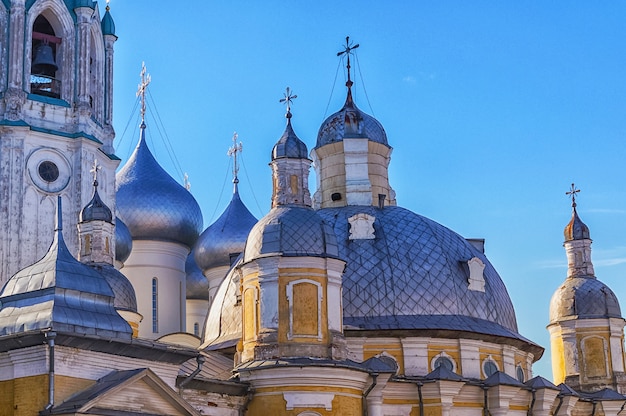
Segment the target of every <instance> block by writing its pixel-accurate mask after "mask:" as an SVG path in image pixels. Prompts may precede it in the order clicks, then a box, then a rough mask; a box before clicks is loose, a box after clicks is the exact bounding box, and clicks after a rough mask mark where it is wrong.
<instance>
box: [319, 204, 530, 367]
mask: <svg viewBox="0 0 626 416" xmlns="http://www.w3.org/2000/svg"><path fill="white" fill-rule="evenodd" d="M318 214H319V216H320V217H322V218H323V219H324V220H325V222H326V223H328V224H329V225H330V227H332V229H333V230H334V233H335V234H336V236H337V241H338V242H339V245H338V248H339V250H338V254H339V257H340V258H342V259H344V260H345V261H346V262H347V264H346V270H345V272H344V275H343V310H344V325H346V329H348V328H351V329H360V330H420V329H429V330H435V329H437V330H444V331H448V330H453V331H463V332H466V333H480V334H488V335H495V336H502V337H507V338H512V339H515V340H518V341H522V344H525V345H526V346H527V347H530V348H536V349H537V350H538V351H537V354H538V355H537V356H541V353H542V350H541V348H540V347H538V346H536V345H535V344H532V343H531V342H530V341H528V340H526V339H525V338H524V337H522V336H521V335H520V334H519V333H518V329H517V321H516V318H515V311H514V309H513V304H512V302H511V299H510V297H509V294H508V292H507V290H506V287H505V285H504V283H503V282H502V279H501V278H500V276H499V275H498V273H497V272H496V270H495V268H494V267H493V266H492V265H491V263H490V262H489V260H488V259H487V258H486V257H485V255H484V254H483V253H482V251H481V250H479V249H477V248H476V247H474V246H473V245H472V244H471V243H469V242H468V241H467V240H466V239H464V238H463V237H461V236H460V235H458V234H457V233H455V232H453V231H452V230H450V229H448V228H446V227H444V226H442V225H441V224H438V223H436V222H434V221H432V220H430V219H428V218H426V217H423V216H421V215H418V214H415V213H413V212H411V211H409V210H407V209H405V208H401V207H396V206H389V207H385V208H384V209H378V208H375V207H370V206H347V207H342V208H325V209H321V210H319V211H318ZM359 217H368V218H371V219H373V224H372V225H373V235H372V236H369V237H370V238H355V237H354V235H352V236H351V234H353V232H354V230H353V228H355V227H356V224H351V223H350V221H351V219H354V218H359ZM372 237H373V238H372ZM473 258H478V259H479V260H480V261H481V262H482V263H483V264H484V266H485V268H484V270H483V275H482V277H483V278H484V292H483V291H481V290H470V288H469V284H468V282H469V277H470V273H469V267H468V261H469V260H471V259H473Z"/></svg>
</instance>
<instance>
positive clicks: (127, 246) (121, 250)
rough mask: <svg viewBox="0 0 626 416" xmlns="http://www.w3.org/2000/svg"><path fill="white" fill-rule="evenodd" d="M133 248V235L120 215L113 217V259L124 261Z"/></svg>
mask: <svg viewBox="0 0 626 416" xmlns="http://www.w3.org/2000/svg"><path fill="white" fill-rule="evenodd" d="M132 249H133V237H132V236H131V235H130V230H129V229H128V227H127V226H126V224H124V221H122V220H121V218H120V217H115V260H117V261H119V262H122V263H124V262H125V261H126V260H127V259H128V256H130V252H131V251H132Z"/></svg>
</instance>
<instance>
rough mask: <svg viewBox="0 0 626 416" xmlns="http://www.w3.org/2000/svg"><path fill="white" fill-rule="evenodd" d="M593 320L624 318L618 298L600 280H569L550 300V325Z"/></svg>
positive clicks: (578, 278)
mask: <svg viewBox="0 0 626 416" xmlns="http://www.w3.org/2000/svg"><path fill="white" fill-rule="evenodd" d="M592 318H622V312H621V309H620V306H619V301H618V300H617V296H615V293H613V291H612V290H611V289H610V288H609V287H608V286H607V285H605V284H604V283H602V282H601V281H599V280H598V279H595V278H589V277H569V278H567V279H566V280H565V282H563V284H562V285H561V287H559V288H558V289H557V290H556V291H555V292H554V295H552V299H551V300H550V323H556V322H559V321H562V320H566V319H592Z"/></svg>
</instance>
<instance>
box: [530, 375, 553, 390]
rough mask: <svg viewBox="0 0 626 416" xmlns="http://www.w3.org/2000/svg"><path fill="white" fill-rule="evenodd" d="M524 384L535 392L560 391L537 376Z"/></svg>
mask: <svg viewBox="0 0 626 416" xmlns="http://www.w3.org/2000/svg"><path fill="white" fill-rule="evenodd" d="M524 384H525V385H526V386H528V387H530V388H532V389H535V390H537V389H552V390H560V389H559V388H558V387H557V386H555V385H554V384H552V383H551V382H550V381H549V380H546V379H545V378H543V377H541V376H537V377H534V378H531V379H530V380H528V381H527V382H526V383H524Z"/></svg>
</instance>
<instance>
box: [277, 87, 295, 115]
mask: <svg viewBox="0 0 626 416" xmlns="http://www.w3.org/2000/svg"><path fill="white" fill-rule="evenodd" d="M283 95H284V96H285V98H281V99H280V102H281V103H284V104H286V105H287V113H285V117H287V118H291V104H292V103H293V100H295V99H296V98H298V96H297V95H291V88H289V87H287V89H286V90H285V93H284V94H283Z"/></svg>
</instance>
